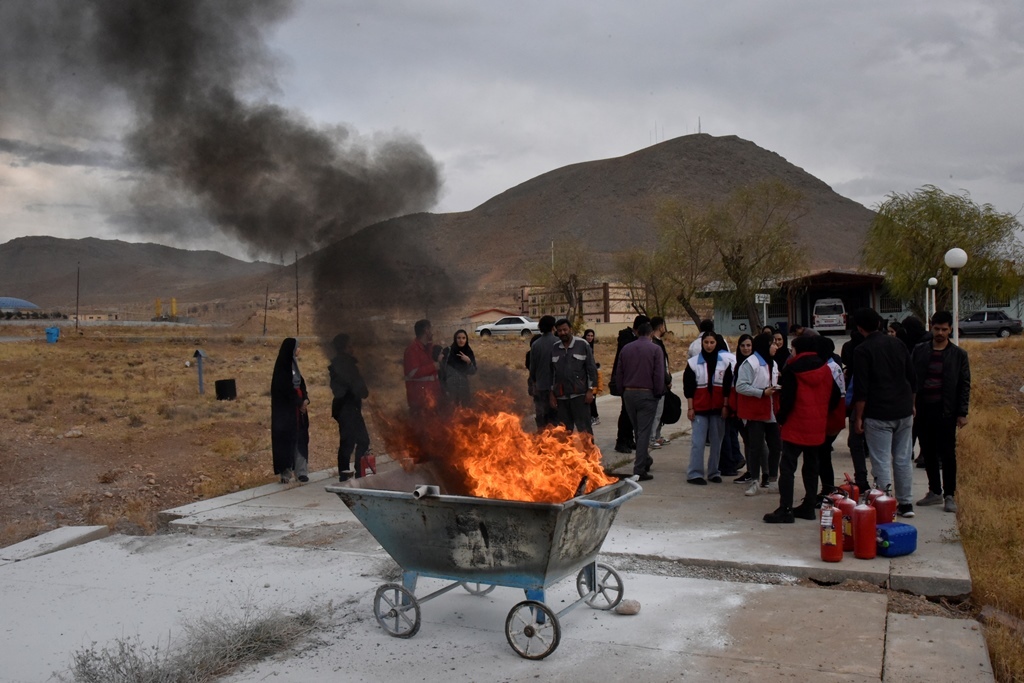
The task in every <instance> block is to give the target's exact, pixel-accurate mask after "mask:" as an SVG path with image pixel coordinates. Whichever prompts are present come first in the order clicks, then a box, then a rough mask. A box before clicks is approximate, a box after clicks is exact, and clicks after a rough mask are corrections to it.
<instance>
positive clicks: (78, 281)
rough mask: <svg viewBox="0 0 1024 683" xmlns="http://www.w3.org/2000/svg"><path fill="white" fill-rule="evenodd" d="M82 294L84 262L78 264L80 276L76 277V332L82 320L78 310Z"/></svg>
mask: <svg viewBox="0 0 1024 683" xmlns="http://www.w3.org/2000/svg"><path fill="white" fill-rule="evenodd" d="M81 293H82V262H81V261H79V262H78V275H77V276H76V277H75V332H78V319H79V318H81V317H82V316H81V314H80V310H79V308H78V303H79V298H80V296H81Z"/></svg>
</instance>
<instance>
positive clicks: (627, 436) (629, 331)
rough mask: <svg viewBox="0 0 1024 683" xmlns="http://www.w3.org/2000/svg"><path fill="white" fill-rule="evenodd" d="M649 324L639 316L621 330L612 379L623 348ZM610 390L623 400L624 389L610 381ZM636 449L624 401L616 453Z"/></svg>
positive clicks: (617, 433) (613, 394) (645, 318)
mask: <svg viewBox="0 0 1024 683" xmlns="http://www.w3.org/2000/svg"><path fill="white" fill-rule="evenodd" d="M649 322H651V319H650V318H648V317H647V316H646V315H638V316H636V317H635V318H633V327H626V328H623V329H621V330H619V336H618V338H617V339H616V346H615V360H614V361H613V362H612V378H614V377H615V374H616V373H615V371H616V369H617V368H618V367H619V354H620V353H622V347H623V346H625V345H626V344H629V343H631V342H634V341H636V338H637V334H636V330H637V328H638V327H640V326H641V325H642V324H644V323H649ZM608 389H609V391H610V392H611V394H612V396H619V397H620V398H621V396H622V387H618V386H614V382H613V380H609V382H608ZM634 448H636V434H635V433H634V429H633V423H632V422H630V421H629V415H627V414H626V404H625V402H624V401H623V402H622V407H621V409H620V410H619V423H618V431H617V432H616V434H615V452H616V453H632V452H633V449H634Z"/></svg>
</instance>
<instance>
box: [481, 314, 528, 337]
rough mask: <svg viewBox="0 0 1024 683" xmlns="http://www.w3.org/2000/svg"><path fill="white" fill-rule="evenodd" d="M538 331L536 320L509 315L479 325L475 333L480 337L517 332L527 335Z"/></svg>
mask: <svg viewBox="0 0 1024 683" xmlns="http://www.w3.org/2000/svg"><path fill="white" fill-rule="evenodd" d="M538 332H540V326H539V325H538V323H537V321H536V320H533V319H532V318H527V317H526V316H525V315H509V316H506V317H504V318H501V319H500V320H498V321H497V322H493V323H487V324H486V325H480V326H479V327H477V328H476V333H477V334H479V335H480V336H481V337H490V336H491V335H492V334H518V335H522V336H523V337H529V336H531V335H533V334H535V333H538Z"/></svg>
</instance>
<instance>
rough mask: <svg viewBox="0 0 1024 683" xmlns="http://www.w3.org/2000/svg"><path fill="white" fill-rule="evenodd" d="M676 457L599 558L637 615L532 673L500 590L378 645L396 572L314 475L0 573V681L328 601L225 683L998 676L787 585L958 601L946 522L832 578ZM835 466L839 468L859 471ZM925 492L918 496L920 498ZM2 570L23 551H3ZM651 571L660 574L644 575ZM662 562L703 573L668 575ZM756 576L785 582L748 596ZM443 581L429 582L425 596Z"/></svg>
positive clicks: (797, 543)
mask: <svg viewBox="0 0 1024 683" xmlns="http://www.w3.org/2000/svg"><path fill="white" fill-rule="evenodd" d="M599 407H600V410H601V415H602V420H603V421H602V424H601V425H599V426H598V427H597V429H596V430H595V431H596V437H597V440H598V444H599V445H600V446H601V447H602V449H603V451H604V452H605V453H606V457H607V459H608V460H609V461H612V460H614V458H615V457H616V456H618V455H619V454H616V453H614V451H613V450H612V444H611V443H610V442H609V440H610V439H611V440H613V439H614V422H615V417H616V416H617V399H612V398H611V397H602V399H601V401H600V403H599ZM685 429H686V425H685V424H684V425H679V426H677V427H676V429H669V430H668V431H669V432H670V433H672V432H679V431H685ZM688 453H689V440H688V438H687V437H686V436H685V435H683V436H680V437H678V438H675V439H673V441H672V443H671V444H669V445H668V446H667V447H665V448H663V449H660V450H658V451H655V452H654V458H655V465H654V469H653V473H654V475H655V478H654V480H653V481H650V482H645V483H644V494H643V495H641V496H639V497H638V498H636V499H634V500H632V501H630V502H628V503H626V504H625V505H624V506H623V507H622V509H621V511H620V514H619V516H618V518H617V519H616V522H615V524H614V525H613V526H612V529H611V532H610V533H609V536H608V538H607V540H606V542H605V544H604V550H603V552H602V556H601V559H602V561H603V562H607V563H608V564H610V565H612V566H616V565H619V566H620V567H622V568H623V569H625V571H623V572H622V576H623V583H624V588H625V596H626V597H627V598H631V599H636V600H639V601H640V603H641V604H642V609H641V611H640V613H639V614H638V615H636V616H620V615H617V614H615V613H614V612H603V611H597V610H592V609H589V608H587V607H586V606H581V607H579V608H577V609H576V610H574V611H572V612H570V613H569V614H567V615H565V616H564V617H563V618H562V619H561V620H560V623H561V628H562V635H561V644H560V645H559V647H558V649H557V650H556V651H555V652H553V653H552V654H551V656H550V657H548V658H547V659H545V660H543V661H541V662H533V661H528V660H523V659H521V658H519V657H518V656H516V655H515V654H514V653H513V652H512V650H511V649H510V648H509V646H508V644H507V643H506V642H505V632H504V631H505V629H504V624H505V618H506V615H507V614H508V612H509V609H510V608H511V607H512V606H513V605H515V604H516V603H517V602H519V601H520V600H522V598H523V595H522V592H521V591H518V590H514V589H510V588H503V587H498V588H497V589H495V590H494V591H493V592H492V593H490V594H488V595H486V596H482V597H480V596H472V595H470V594H468V593H466V592H464V591H462V590H461V589H459V590H456V591H453V592H451V593H447V594H445V595H442V596H440V597H438V598H436V599H435V600H430V601H428V602H426V603H423V604H421V614H422V621H423V625H422V627H421V629H420V631H419V633H418V634H417V635H416V636H415V637H413V638H410V639H398V638H392V637H389V636H388V635H387V634H385V633H384V632H383V631H382V629H381V628H380V627H379V626H378V625H377V623H376V621H375V619H374V617H373V610H372V602H373V596H374V592H375V590H376V588H377V586H379V585H381V584H382V583H385V582H388V581H393V580H395V570H396V568H395V566H394V564H393V562H392V561H391V560H390V558H389V557H388V556H387V554H386V553H384V552H383V550H381V549H380V547H379V546H378V544H377V543H376V541H374V539H373V538H372V537H371V536H369V534H368V533H366V531H365V530H364V529H363V528H362V526H361V525H360V524H359V522H358V521H356V520H355V519H354V517H352V516H351V514H350V513H349V511H348V510H347V509H346V508H345V506H344V505H343V504H342V503H341V501H340V500H339V499H338V498H337V497H336V496H334V495H333V494H329V493H326V492H325V491H324V485H325V484H327V483H330V482H333V481H334V478H333V474H332V473H330V472H325V473H317V474H315V475H314V476H313V477H312V479H313V481H311V482H310V483H309V484H307V485H305V486H298V485H288V486H283V485H280V484H270V485H267V486H264V487H260V488H258V489H253V490H251V491H244V492H239V493H237V494H231V495H229V496H224V497H221V498H218V499H214V500H210V501H201V502H199V503H196V504H193V505H188V506H183V507H182V508H178V509H176V510H172V511H167V512H166V513H165V518H166V519H167V520H168V521H169V527H170V528H171V529H174V530H175V531H178V532H181V533H170V534H160V535H157V536H151V537H125V536H116V535H115V536H110V537H108V538H105V539H102V540H97V541H93V542H91V543H87V544H85V545H81V546H78V547H73V548H69V549H65V550H61V551H59V552H51V553H49V554H47V555H43V556H36V557H29V558H28V559H22V560H21V561H12V562H9V563H8V564H4V565H2V566H0V596H2V597H0V603H2V604H0V612H2V613H3V614H4V615H5V619H4V620H3V626H2V628H3V631H4V637H3V638H2V639H0V661H3V662H4V665H3V667H0V681H2V682H4V683H7V682H9V681H40V680H47V678H48V677H49V675H50V674H51V673H52V672H54V671H58V670H64V669H65V668H66V666H67V664H68V662H69V661H70V656H71V653H73V652H74V651H75V650H78V649H81V648H82V647H86V646H88V645H89V644H90V643H92V642H96V643H98V644H100V645H106V644H110V643H111V642H112V641H113V640H114V639H116V638H120V637H131V638H134V637H138V639H139V640H140V642H142V643H147V644H148V643H156V642H166V641H167V639H168V638H169V637H170V638H171V639H174V638H177V637H178V636H179V635H180V634H181V632H182V627H183V625H184V624H185V623H186V622H187V621H189V620H194V619H196V618H197V617H199V616H201V615H204V614H209V613H211V612H216V613H231V612H235V611H238V610H240V609H241V607H242V606H243V605H245V604H249V605H255V606H259V607H268V606H285V607H295V608H304V607H309V606H319V607H323V606H325V605H327V604H328V603H329V602H330V603H332V604H333V606H334V612H333V616H332V617H331V618H330V619H329V620H328V623H327V625H326V626H325V628H324V631H323V632H321V633H320V634H319V637H318V638H316V639H315V640H314V641H313V642H311V643H309V644H307V645H306V646H304V647H302V648H301V649H300V651H299V652H297V653H292V654H290V655H286V656H282V657H279V658H274V659H272V660H268V661H266V662H263V663H261V664H259V665H257V666H255V667H253V668H251V669H248V670H245V671H243V672H240V673H238V674H236V675H234V676H232V677H230V679H229V680H233V681H252V680H264V679H271V680H275V681H328V680H330V681H336V680H338V679H339V678H340V679H342V680H352V681H377V680H429V681H433V680H452V681H481V680H495V681H503V680H520V679H523V678H537V677H539V678H543V679H547V680H579V679H584V680H585V679H596V680H626V679H631V680H637V681H667V680H694V681H729V680H749V679H752V678H755V677H756V678H757V679H758V680H762V681H782V680H793V679H794V678H800V679H806V678H809V677H814V678H817V679H821V680H835V681H878V680H883V681H888V682H894V681H925V680H927V681H968V680H969V681H975V680H978V681H985V680H992V673H991V665H990V663H989V659H988V655H987V651H986V649H985V644H984V640H983V638H982V634H981V630H980V627H979V626H978V624H977V623H976V622H975V621H973V620H969V619H948V618H941V617H933V616H928V617H925V616H920V617H918V616H915V615H908V614H895V613H889V612H888V607H887V597H886V595H885V594H884V593H882V594H875V593H864V592H850V591H843V590H825V589H822V588H817V587H808V585H807V584H800V585H797V584H796V583H795V580H796V579H797V578H800V577H806V578H813V579H816V580H818V581H823V582H829V583H833V582H836V581H842V580H844V579H847V578H857V579H862V580H864V581H868V582H870V583H872V584H876V585H889V586H891V587H894V588H898V589H900V590H908V591H915V592H920V593H921V594H925V595H960V594H963V593H965V592H969V590H970V578H969V575H968V574H967V568H966V562H964V560H963V551H962V548H961V547H960V545H959V542H958V541H957V538H956V530H955V524H954V517H955V516H954V515H950V514H946V513H943V512H942V511H941V509H936V508H926V509H919V510H918V514H917V517H915V518H914V519H913V520H910V521H911V522H912V523H913V524H914V525H915V526H917V527H918V529H919V534H920V536H919V542H918V551H917V553H915V554H914V555H911V556H908V557H905V558H896V559H893V560H887V559H885V558H877V559H875V560H869V561H862V560H855V559H853V558H852V557H851V556H849V555H847V557H845V558H844V560H843V561H842V562H840V563H837V564H826V563H823V562H821V561H820V560H819V559H818V541H817V525H816V523H814V522H810V521H804V520H796V523H795V524H793V525H768V524H764V523H763V522H761V519H760V518H761V515H762V514H763V513H764V512H768V511H770V510H772V509H774V508H775V506H776V505H777V504H778V501H777V497H773V496H768V495H762V496H755V497H751V498H747V497H745V496H743V487H741V486H737V485H734V484H732V483H723V484H720V485H714V484H711V485H708V486H704V487H697V486H692V485H688V484H686V483H685V462H686V458H687V457H688ZM843 457H848V456H842V455H840V456H838V457H837V458H836V461H837V467H836V470H837V472H839V473H841V472H843V471H852V470H851V469H849V468H848V465H846V464H845V462H844V460H843ZM844 468H847V469H846V470H844ZM916 476H918V477H920V476H921V471H917V473H916ZM797 489H798V491H797V495H798V496H799V495H800V490H799V489H800V485H799V483H797ZM924 490H925V489H924V488H923V485H921V484H920V483H919V482H915V488H914V492H915V495H919V494H920V495H923V493H924ZM37 543H38V544H40V545H45V541H40V542H37ZM5 556H7V557H24V554H19V552H17V550H16V549H14V550H12V549H8V552H7V553H5ZM655 564H657V565H658V567H659V568H660V569H659V570H658V571H654V570H651V569H646V567H651V566H653V565H655ZM672 566H678V567H681V568H684V567H694V566H696V567H702V568H704V569H706V570H708V572H709V573H708V574H707V578H693V577H692V576H686V575H673V573H672V572H669V571H663V570H664V568H665V567H672ZM730 569H732V570H742V571H743V572H744V574H745V578H744V580H743V581H742V582H737V581H733V580H721V579H720V578H718V576H719V575H718V574H717V573H716V572H720V574H721V577H722V578H725V579H728V578H729V570H730ZM757 572H770V573H772V575H773V576H774V577H782V580H777V578H776V579H773V580H772V581H767V580H766V581H765V582H758V581H757V580H756V576H757ZM751 576H753V577H754V578H753V579H751ZM766 576H767V574H766ZM573 583H574V582H573V581H571V580H563V581H561V582H559V583H558V584H557V585H555V586H553V587H552V588H551V589H550V590H549V591H548V596H547V601H548V603H549V604H550V605H551V606H552V607H553V608H554V609H556V610H558V609H561V607H562V606H564V605H565V604H568V603H569V602H570V601H571V600H572V599H574V598H575V586H574V585H573ZM441 585H442V583H441V582H438V581H434V580H429V579H421V582H420V586H418V590H417V595H418V596H422V595H425V594H426V593H428V592H430V591H431V590H434V589H436V588H437V587H440V586H441ZM840 624H841V627H840ZM840 629H841V631H842V635H840V634H839V633H840Z"/></svg>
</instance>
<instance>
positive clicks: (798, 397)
mask: <svg viewBox="0 0 1024 683" xmlns="http://www.w3.org/2000/svg"><path fill="white" fill-rule="evenodd" d="M779 384H780V385H782V400H781V405H780V406H779V413H778V415H777V416H776V419H777V420H778V422H779V425H780V431H781V433H782V440H783V441H786V442H789V443H792V444H796V445H798V446H820V445H821V444H823V443H825V434H826V430H827V425H828V414H829V411H830V410H832V409H833V408H835V406H836V405H837V404H838V403H839V396H840V394H839V387H838V386H836V383H835V380H834V379H833V378H832V371H831V370H829V368H828V366H827V365H826V364H825V361H823V360H822V359H821V358H819V357H818V354H816V353H814V352H811V351H808V352H805V353H798V354H796V355H795V356H791V357H790V359H789V361H788V362H787V363H786V367H785V368H783V369H782V374H781V376H780V377H779Z"/></svg>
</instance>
